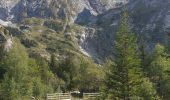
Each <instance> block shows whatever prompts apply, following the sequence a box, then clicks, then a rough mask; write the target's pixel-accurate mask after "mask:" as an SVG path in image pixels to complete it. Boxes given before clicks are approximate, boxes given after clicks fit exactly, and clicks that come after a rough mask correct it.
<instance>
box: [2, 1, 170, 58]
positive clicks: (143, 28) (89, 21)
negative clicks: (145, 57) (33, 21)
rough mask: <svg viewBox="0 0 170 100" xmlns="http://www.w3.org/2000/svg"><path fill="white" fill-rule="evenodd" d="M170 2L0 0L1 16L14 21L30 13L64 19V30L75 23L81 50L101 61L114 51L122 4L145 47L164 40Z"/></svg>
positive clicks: (167, 30)
mask: <svg viewBox="0 0 170 100" xmlns="http://www.w3.org/2000/svg"><path fill="white" fill-rule="evenodd" d="M169 5H170V1H169V0H1V1H0V11H1V14H0V19H1V20H3V21H12V22H14V23H21V22H22V21H23V20H25V19H28V18H32V17H36V18H41V19H44V18H46V19H57V20H65V22H64V23H62V25H61V27H63V28H62V31H64V34H67V33H71V32H70V31H69V32H68V31H67V29H68V27H70V26H78V27H79V28H77V29H76V30H79V32H78V33H77V31H75V30H74V31H72V33H73V34H74V33H75V36H73V37H74V38H75V40H77V43H78V44H79V45H80V51H82V52H83V53H85V54H86V55H88V56H91V57H93V58H94V59H95V60H97V59H98V60H99V61H100V60H101V59H104V58H106V57H108V56H110V55H113V41H114V33H115V32H116V29H117V26H118V24H119V18H120V14H121V12H122V11H123V9H124V8H127V9H128V11H129V15H130V19H131V21H130V23H131V28H132V30H133V31H134V32H135V33H137V34H138V37H144V39H145V40H146V43H147V44H148V49H153V48H154V45H155V44H156V43H162V44H167V43H168V37H167V35H168V34H167V33H168V32H169V28H170V21H169V19H170V13H169V12H170V11H169ZM80 30H81V31H80ZM77 37H79V38H77Z"/></svg>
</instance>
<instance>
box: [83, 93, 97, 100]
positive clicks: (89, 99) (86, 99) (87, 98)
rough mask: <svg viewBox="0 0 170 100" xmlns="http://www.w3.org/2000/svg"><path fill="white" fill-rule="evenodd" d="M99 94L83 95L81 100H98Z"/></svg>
mask: <svg viewBox="0 0 170 100" xmlns="http://www.w3.org/2000/svg"><path fill="white" fill-rule="evenodd" d="M99 97H100V93H83V100H98V99H99Z"/></svg>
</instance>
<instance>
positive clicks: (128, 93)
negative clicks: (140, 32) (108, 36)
mask: <svg viewBox="0 0 170 100" xmlns="http://www.w3.org/2000/svg"><path fill="white" fill-rule="evenodd" d="M137 51H138V47H137V39H136V36H135V34H134V33H132V32H130V29H129V25H128V13H127V12H124V13H123V14H122V17H121V23H120V26H119V29H118V32H117V33H116V38H115V55H114V56H115V58H114V64H112V65H111V67H110V71H109V72H108V73H106V79H105V90H106V92H107V93H108V97H107V98H109V99H116V100H120V99H123V100H131V99H140V98H141V99H147V98H149V99H148V100H155V98H156V97H154V95H155V91H154V89H153V87H152V84H148V83H150V82H149V81H148V80H147V79H145V78H143V73H142V71H141V69H140V66H141V65H140V59H139V55H138V52H137ZM144 83H145V84H144ZM143 85H149V86H148V87H149V89H146V90H147V91H146V93H144V92H143V93H141V91H142V89H143V87H146V86H143ZM143 90H144V89H143Z"/></svg>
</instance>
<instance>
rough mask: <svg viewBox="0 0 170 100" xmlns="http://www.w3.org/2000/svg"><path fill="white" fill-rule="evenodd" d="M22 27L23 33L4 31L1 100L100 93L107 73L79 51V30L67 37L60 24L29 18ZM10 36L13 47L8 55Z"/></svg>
mask: <svg viewBox="0 0 170 100" xmlns="http://www.w3.org/2000/svg"><path fill="white" fill-rule="evenodd" d="M22 24H23V25H22V26H20V29H18V28H10V27H6V28H2V29H1V33H0V35H2V36H4V40H3V42H2V43H1V44H0V46H1V49H0V100H30V98H31V97H32V96H33V97H35V98H36V99H40V100H44V99H45V96H46V94H47V93H55V92H60V91H63V92H69V91H75V90H80V91H84V92H88V91H89V92H90V91H92V92H94V91H99V86H100V84H101V80H102V79H103V74H102V73H103V72H102V70H101V68H100V67H99V66H98V65H97V64H95V63H94V62H93V60H92V59H91V58H89V57H87V56H85V55H84V54H83V53H81V51H80V50H79V45H78V42H77V40H76V39H75V37H76V35H74V34H73V33H72V30H74V27H76V28H78V26H70V27H68V28H66V31H67V32H70V34H68V35H65V34H64V33H63V32H62V30H63V29H62V27H63V23H62V21H60V20H59V21H58V20H44V19H38V18H29V19H25V20H23V21H22ZM78 30H79V31H81V28H80V29H77V31H78ZM10 34H12V35H13V38H12V42H13V43H12V48H10V49H9V51H7V50H6V49H4V48H5V43H7V40H8V38H11V37H10ZM1 38H2V37H1ZM2 39H3V38H2Z"/></svg>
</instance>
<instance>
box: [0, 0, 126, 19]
mask: <svg viewBox="0 0 170 100" xmlns="http://www.w3.org/2000/svg"><path fill="white" fill-rule="evenodd" d="M124 3H127V0H1V1H0V11H1V14H0V19H3V20H9V19H10V20H11V19H13V20H21V19H22V18H25V17H42V18H56V17H62V18H63V17H64V16H65V15H66V14H67V15H71V16H70V18H72V19H73V20H74V19H76V17H77V15H78V13H80V12H83V10H84V9H88V10H89V11H90V13H91V14H93V15H98V14H101V13H103V12H105V11H107V10H109V9H112V8H116V7H118V6H121V5H123V4H124Z"/></svg>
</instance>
